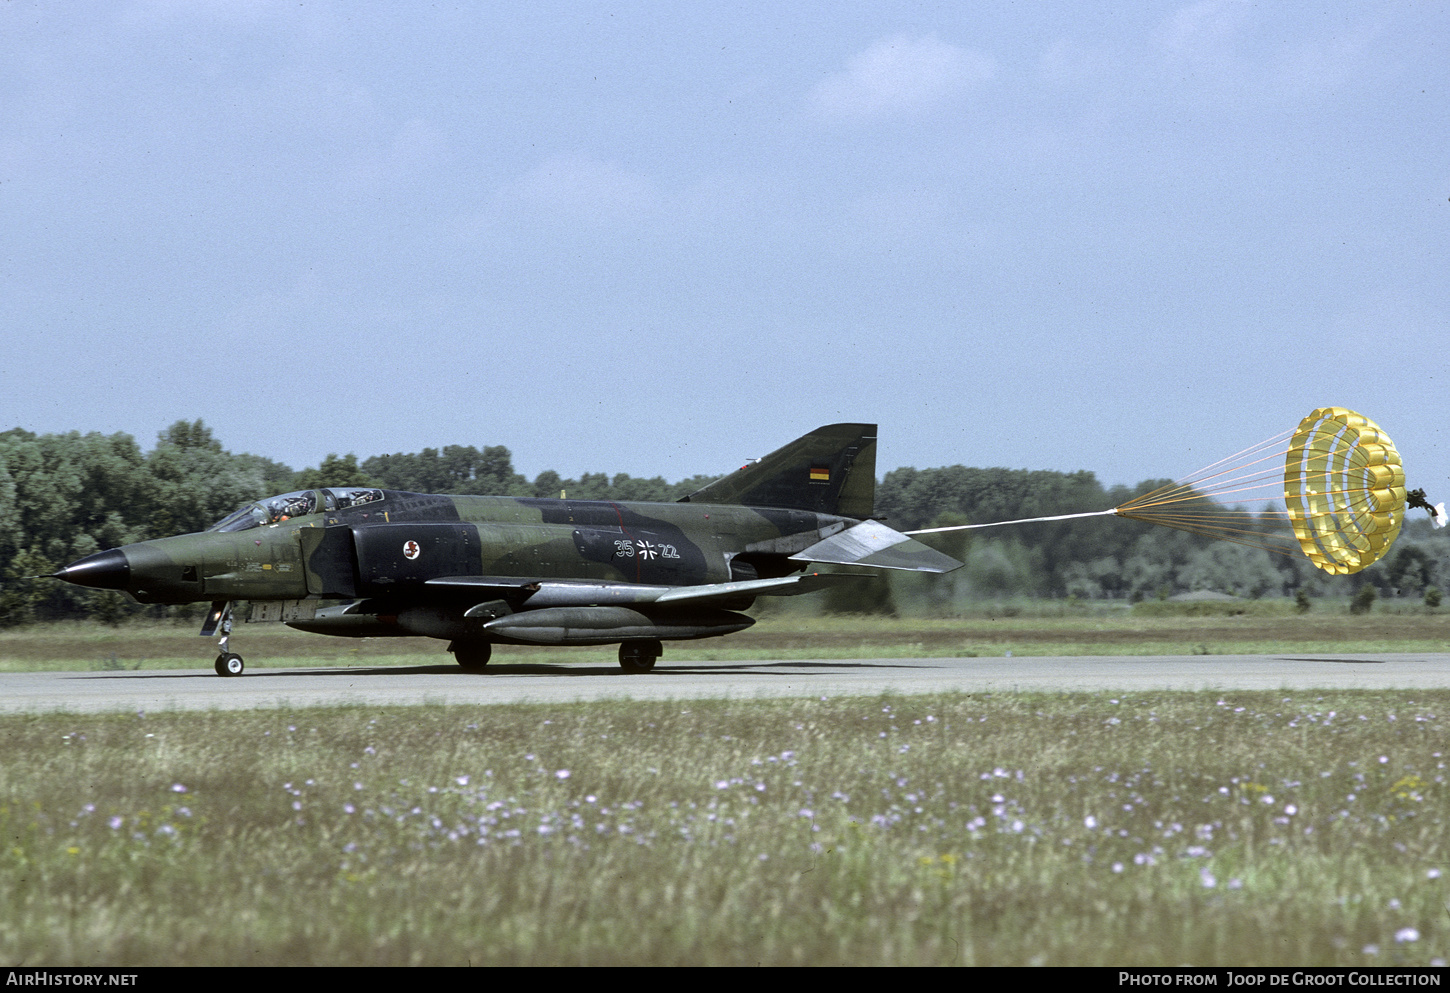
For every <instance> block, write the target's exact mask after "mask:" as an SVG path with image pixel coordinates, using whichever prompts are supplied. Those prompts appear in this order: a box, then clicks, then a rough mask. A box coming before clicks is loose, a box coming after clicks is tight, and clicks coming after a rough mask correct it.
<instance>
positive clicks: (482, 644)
mask: <svg viewBox="0 0 1450 993" xmlns="http://www.w3.org/2000/svg"><path fill="white" fill-rule="evenodd" d="M448 650H449V651H450V652H452V653H453V660H454V661H455V662H457V663H458V664H459V665H460V666H461V667H462V668H464V669H467V670H468V671H470V672H474V671H477V670H479V669H482V668H483V667H484V666H486V665H488V660H489V658H490V656H492V655H493V645H491V644H489V643H488V642H486V641H469V642H456V641H455V642H454V643H453V644H451V645H449V646H448Z"/></svg>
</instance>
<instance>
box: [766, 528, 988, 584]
mask: <svg viewBox="0 0 1450 993" xmlns="http://www.w3.org/2000/svg"><path fill="white" fill-rule="evenodd" d="M791 560H792V561H795V562H829V563H832V564H834V565H869V566H874V567H876V568H878V569H905V570H907V571H910V572H937V573H940V572H951V571H952V570H953V569H960V568H961V567H962V563H961V562H958V561H957V560H956V559H954V558H952V557H951V556H950V555H943V554H942V553H941V552H939V551H937V550H936V549H935V548H931V547H929V546H927V545H924V544H922V543H921V542H919V541H917V540H916V539H915V538H909V537H907V536H906V535H904V534H902V533H901V532H900V531H893V530H891V529H890V528H889V527H887V526H886V525H885V524H882V523H881V522H880V521H863V522H861V523H860V524H857V525H856V526H855V527H853V528H850V529H849V530H846V531H842V532H841V533H840V534H834V535H831V537H829V538H827V539H826V540H825V541H820V542H817V543H816V544H814V545H812V546H811V547H810V548H807V549H806V550H805V551H803V552H799V553H797V554H795V555H792V556H791Z"/></svg>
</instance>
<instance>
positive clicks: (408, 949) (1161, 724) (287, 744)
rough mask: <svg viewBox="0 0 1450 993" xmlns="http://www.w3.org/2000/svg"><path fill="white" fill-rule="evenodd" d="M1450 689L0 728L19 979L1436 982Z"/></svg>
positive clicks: (3, 901)
mask: <svg viewBox="0 0 1450 993" xmlns="http://www.w3.org/2000/svg"><path fill="white" fill-rule="evenodd" d="M1447 709H1450V694H1447V693H1445V692H1443V691H1435V692H1431V691H1425V692H1329V691H1326V692H1320V693H1304V694H1293V695H1291V694H1286V693H1283V692H1280V693H1224V694H1201V693H1144V694H1133V695H1131V696H1109V695H1081V694H1051V695H1028V694H1011V695H983V696H969V695H954V696H936V697H931V696H922V697H900V698H892V697H881V698H871V699H832V700H819V699H811V700H796V701H763V702H692V703H688V704H679V703H673V704H672V703H618V704H595V705H572V706H564V707H559V706H554V707H541V706H500V707H489V708H484V709H479V708H469V707H428V708H395V709H379V710H368V709H340V710H309V711H307V712H305V713H291V714H289V713H287V712H278V711H269V712H252V713H245V712H244V713H235V712H233V713H219V712H217V713H201V714H195V713H168V714H161V715H154V714H148V715H146V716H145V717H144V718H143V717H138V716H136V715H127V716H120V715H101V716H89V715H87V716H77V715H45V716H15V717H4V718H0V740H3V742H4V756H5V761H4V763H3V765H0V835H3V839H0V960H4V961H6V962H7V963H11V964H41V963H45V964H92V965H103V964H131V965H144V964H166V965H169V964H269V965H278V964H285V965H292V964H346V965H373V964H377V965H406V964H457V965H463V964H473V965H484V964H581V965H582V964H590V965H605V964H722V965H743V964H756V963H762V964H812V965H816V964H858V965H916V964H920V965H929V964H962V965H971V964H979V965H980V964H1008V965H1019V964H1045V965H1076V964H1085V965H1095V964H1109V965H1129V964H1140V965H1144V964H1175V963H1192V964H1238V965H1251V964H1256V965H1270V964H1300V965H1310V964H1342V965H1361V964H1379V965H1386V964H1407V965H1429V964H1443V962H1444V960H1445V958H1446V957H1447V954H1450V875H1447V873H1450V851H1447V846H1450V806H1447V801H1450V796H1447V790H1446V782H1445V776H1446V771H1445V763H1446V759H1445V754H1444V753H1445V751H1446V750H1447V747H1450V735H1447V733H1446V732H1447V728H1446V712H1447Z"/></svg>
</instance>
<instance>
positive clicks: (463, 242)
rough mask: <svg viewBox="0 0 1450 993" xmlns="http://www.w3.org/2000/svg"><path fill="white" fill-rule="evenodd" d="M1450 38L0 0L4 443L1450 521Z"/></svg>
mask: <svg viewBox="0 0 1450 993" xmlns="http://www.w3.org/2000/svg"><path fill="white" fill-rule="evenodd" d="M1447 43H1450V7H1447V5H1446V4H1444V3H1433V4H1416V3H1408V2H1396V3H1383V4H1335V5H1329V6H1328V8H1327V9H1326V7H1325V5H1322V4H1292V3H1285V4H1262V5H1256V4H1248V3H1238V2H1228V0H1209V2H1203V3H1191V4H1180V3H1166V4H1156V3H1130V4H1096V5H1081V4H1011V3H972V4H963V3H940V4H935V3H885V2H882V3H870V4H842V3H826V4H799V3H796V4H790V3H787V4H782V3H768V4H765V3H762V4H754V3H735V4H716V5H692V4H676V3H612V4H607V5H605V4H593V3H584V2H576V3H563V4H539V3H530V4H498V3H491V4H438V5H423V4H391V3H388V4H382V3H375V4H367V3H347V4H331V3H315V2H308V3H306V4H298V3H295V2H292V3H270V2H229V3H223V2H213V3H207V2H194V3H159V2H145V3H142V2H124V0H109V2H104V3H65V4H51V3H35V2H29V0H8V2H6V3H5V4H3V5H0V232H3V239H4V253H3V256H0V304H3V306H0V314H3V317H0V319H3V321H4V331H3V343H0V428H4V427H12V426H20V427H24V428H27V429H29V430H32V431H41V432H45V431H69V430H80V431H91V430H97V431H103V432H107V433H109V432H113V431H126V432H129V433H131V434H133V435H135V436H136V438H137V439H138V440H139V441H140V442H141V443H142V445H143V446H144V447H148V448H149V447H150V446H151V445H152V444H153V443H154V439H155V437H156V433H157V432H158V431H160V430H162V429H163V428H165V427H166V426H167V425H168V424H170V423H171V422H172V421H174V420H177V419H179V418H187V419H194V418H198V417H199V418H202V419H204V420H205V421H206V422H207V423H208V424H209V425H211V426H212V427H213V429H214V430H215V432H216V434H217V436H218V437H219V438H220V439H221V440H222V441H223V443H224V444H226V446H227V447H228V448H230V449H231V450H233V451H251V452H256V453H258V454H262V455H266V456H269V457H271V458H275V459H278V460H280V461H283V462H286V463H288V464H290V465H292V466H293V467H294V468H302V467H303V466H307V465H315V464H317V463H318V462H319V461H320V460H321V459H322V457H323V456H324V455H326V454H327V453H329V452H339V453H345V452H354V453H356V454H358V455H359V456H367V455H372V454H380V453H384V452H395V451H416V450H418V449H420V448H423V447H425V446H441V445H446V444H473V445H479V446H483V445H494V444H502V445H507V446H508V447H509V448H510V449H511V450H512V451H513V452H514V456H515V463H516V466H517V467H518V468H519V469H520V471H522V472H524V473H526V474H528V475H530V476H533V475H535V474H537V473H538V472H539V471H541V470H543V469H550V468H552V469H557V470H559V471H560V472H562V473H564V474H565V475H573V474H576V473H580V472H586V471H609V472H628V473H630V474H632V475H644V476H652V475H656V474H659V475H664V476H665V477H666V478H668V479H672V480H673V479H679V478H683V477H686V476H690V475H693V474H695V473H705V472H723V471H727V470H729V469H732V468H734V467H735V466H737V465H739V464H740V462H741V461H742V460H743V459H745V458H747V457H753V456H759V455H762V454H764V453H765V452H766V451H769V450H770V449H772V448H775V447H777V446H778V445H780V444H782V443H784V442H785V441H787V440H789V439H791V438H793V437H795V436H796V435H798V434H801V433H804V432H805V431H807V430H810V429H811V428H813V427H815V426H817V425H820V424H825V423H831V422H835V421H848V420H860V421H877V422H879V423H880V425H881V446H880V462H879V464H878V468H879V469H880V470H881V471H883V472H884V471H886V470H888V469H891V468H895V467H897V466H900V465H916V466H919V467H926V466H936V465H948V464H953V463H965V464H967V465H981V466H995V465H1000V466H1007V467H1010V468H1031V469H1060V470H1076V469H1088V470H1092V471H1094V472H1096V473H1097V474H1098V476H1099V478H1101V479H1102V480H1103V481H1104V482H1105V483H1107V484H1115V483H1133V482H1136V481H1138V480H1140V479H1145V478H1150V477H1163V476H1179V475H1183V474H1186V473H1187V472H1189V471H1191V470H1193V469H1197V468H1199V467H1200V466H1202V465H1205V464H1208V463H1210V462H1213V461H1215V460H1216V459H1218V458H1220V457H1222V456H1225V455H1228V454H1230V453H1232V452H1235V451H1238V450H1239V449H1241V448H1244V447H1246V446H1247V445H1250V444H1252V443H1254V442H1257V441H1259V440H1260V439H1262V438H1265V437H1268V436H1270V435H1273V434H1276V433H1277V432H1279V431H1281V430H1285V429H1287V428H1291V427H1293V426H1294V425H1295V424H1297V423H1298V421H1299V419H1300V418H1301V417H1303V416H1304V415H1306V414H1308V413H1309V412H1310V411H1311V410H1313V409H1314V408H1316V407H1320V406H1328V405H1337V406H1344V407H1349V408H1352V409H1355V410H1358V411H1360V412H1362V413H1364V414H1366V415H1368V416H1370V417H1371V418H1374V419H1375V420H1376V421H1378V422H1379V423H1380V424H1381V426H1382V427H1384V428H1385V430H1387V431H1388V432H1389V433H1390V434H1391V435H1392V436H1393V438H1394V439H1395V441H1396V443H1397V445H1398V447H1399V449H1400V452H1401V455H1402V457H1403V459H1404V461H1405V465H1406V469H1407V475H1408V477H1409V482H1410V484H1411V485H1418V486H1424V487H1425V488H1426V489H1428V490H1429V492H1430V495H1431V496H1432V498H1434V499H1435V500H1436V501H1438V500H1441V499H1445V498H1447V497H1450V434H1447V427H1446V423H1447V411H1446V403H1445V399H1446V387H1447V378H1450V358H1447V355H1450V351H1447V350H1450V302H1447V301H1450V293H1447V290H1450V251H1447V249H1450V69H1447V66H1450V44H1447Z"/></svg>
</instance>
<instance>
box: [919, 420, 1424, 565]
mask: <svg viewBox="0 0 1450 993" xmlns="http://www.w3.org/2000/svg"><path fill="white" fill-rule="evenodd" d="M1281 464H1282V465H1283V471H1282V472H1280V470H1279V466H1280V465H1281ZM1281 495H1282V497H1283V501H1284V502H1283V504H1282V505H1280V504H1279V503H1278V501H1279V498H1280V496H1281ZM1413 495H1414V497H1415V500H1413V501H1411V505H1412V506H1417V507H1423V508H1424V509H1426V510H1428V511H1429V512H1430V514H1431V517H1432V519H1433V521H1434V524H1435V526H1436V527H1441V526H1443V525H1444V523H1445V505H1444V504H1440V505H1439V506H1436V507H1431V506H1430V505H1429V503H1428V502H1426V501H1425V499H1424V494H1423V493H1422V492H1420V491H1416V493H1415V494H1413ZM1244 501H1255V502H1259V503H1261V504H1262V506H1261V509H1259V510H1255V509H1254V508H1253V507H1252V506H1248V505H1247V504H1246V503H1244ZM1405 505H1406V493H1405V470H1404V467H1403V466H1402V465H1401V464H1400V453H1399V452H1397V451H1396V450H1395V445H1394V442H1392V441H1391V440H1390V436H1389V435H1387V434H1385V432H1384V431H1382V430H1381V429H1380V427H1379V425H1377V424H1375V423H1374V421H1371V420H1370V419H1369V418H1368V417H1365V416H1364V415H1363V414H1357V413H1355V412H1354V411H1352V410H1346V409H1344V408H1343V407H1321V408H1320V409H1318V410H1316V411H1314V412H1313V413H1312V414H1310V415H1309V416H1308V417H1306V418H1304V420H1302V421H1300V422H1299V427H1298V428H1297V429H1295V430H1294V431H1292V432H1291V431H1285V432H1283V433H1281V434H1278V435H1276V436H1274V437H1273V438H1270V439H1268V440H1267V441H1263V442H1260V443H1259V444H1257V445H1255V446H1253V447H1252V448H1247V449H1245V450H1243V451H1242V452H1238V453H1237V454H1235V455H1231V456H1229V457H1228V458H1226V459H1222V460H1220V461H1218V462H1215V463H1214V464H1213V465H1211V466H1208V467H1207V468H1204V469H1200V470H1199V471H1198V472H1195V473H1193V474H1192V475H1189V476H1186V477H1184V478H1183V479H1180V480H1178V481H1176V482H1173V483H1170V484H1169V485H1167V486H1161V487H1159V488H1158V489H1155V490H1153V491H1151V492H1149V493H1144V494H1143V495H1141V496H1137V497H1134V498H1133V499H1132V500H1129V501H1128V502H1127V503H1124V504H1120V505H1119V506H1117V507H1113V508H1110V509H1108V510H1094V511H1088V512H1085V513H1078V514H1062V515H1058V516H1056V517H1033V518H1028V519H1026V520H1020V521H998V522H995V524H966V525H954V526H952V527H944V528H928V529H925V530H922V531H908V532H906V533H907V534H930V533H932V532H936V531H957V530H962V529H964V528H979V527H993V526H995V525H996V524H1028V523H1033V522H1039V521H1063V520H1068V519H1070V518H1075V517H1096V516H1099V515H1107V514H1115V515H1117V516H1118V517H1128V518H1132V519H1134V520H1139V521H1148V522H1149V523H1152V524H1161V525H1163V526H1164V527H1170V528H1176V529H1178V530H1180V531H1188V532H1191V533H1193V534H1201V535H1206V536H1207V537H1210V538H1217V539H1220V540H1222V541H1232V542H1237V543H1239V544H1243V545H1252V546H1254V547H1257V548H1265V549H1268V550H1269V551H1271V552H1278V553H1281V554H1284V555H1291V554H1293V553H1294V552H1295V551H1296V550H1302V551H1303V552H1304V554H1305V555H1307V556H1308V557H1309V561H1310V562H1313V563H1314V565H1316V566H1317V567H1319V568H1320V569H1323V570H1324V571H1325V572H1327V573H1330V574H1331V575H1336V576H1344V575H1348V574H1350V573H1354V572H1359V571H1360V570H1361V569H1364V568H1365V567H1367V566H1369V565H1371V564H1373V563H1374V562H1377V561H1379V559H1380V558H1382V557H1383V556H1384V555H1385V553H1386V552H1388V551H1389V550H1390V546H1391V545H1393V544H1394V541H1395V538H1396V537H1397V536H1398V535H1399V533H1400V527H1401V526H1402V525H1403V524H1404V521H1405Z"/></svg>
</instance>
